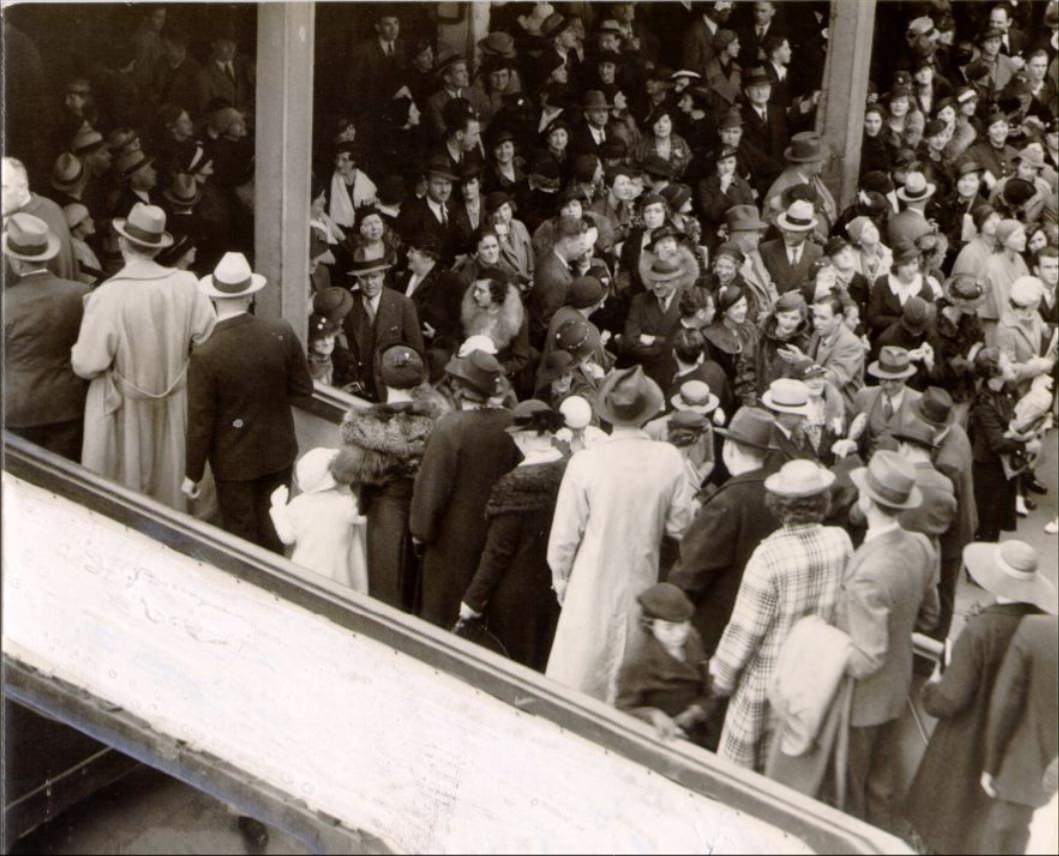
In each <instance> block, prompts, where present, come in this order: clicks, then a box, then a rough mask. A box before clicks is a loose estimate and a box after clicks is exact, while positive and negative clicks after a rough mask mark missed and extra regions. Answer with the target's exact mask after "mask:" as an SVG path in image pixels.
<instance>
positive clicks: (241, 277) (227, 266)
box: [199, 253, 266, 300]
mask: <svg viewBox="0 0 1059 856" xmlns="http://www.w3.org/2000/svg"><path fill="white" fill-rule="evenodd" d="M265 283H266V280H265V277H263V276H262V275H261V274H259V273H254V272H253V271H252V270H251V269H250V262H248V261H247V260H246V256H244V255H243V254H242V253H225V254H224V255H223V256H221V260H220V261H219V262H217V267H215V268H214V269H213V273H211V274H207V275H206V276H204V277H203V278H202V279H200V280H199V291H201V292H202V293H203V294H205V295H206V296H207V297H212V298H215V299H218V300H219V299H225V298H231V297H246V296H247V295H250V294H254V293H255V292H257V291H260V290H261V289H262V288H264V287H265Z"/></svg>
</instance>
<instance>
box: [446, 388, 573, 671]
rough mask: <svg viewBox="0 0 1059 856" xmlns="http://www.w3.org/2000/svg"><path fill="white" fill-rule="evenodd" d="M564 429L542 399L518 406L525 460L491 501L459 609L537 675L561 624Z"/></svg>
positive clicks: (517, 432) (515, 418)
mask: <svg viewBox="0 0 1059 856" xmlns="http://www.w3.org/2000/svg"><path fill="white" fill-rule="evenodd" d="M562 426H563V417H562V414H560V413H558V412H556V411H555V410H552V409H551V408H550V407H548V405H546V404H545V403H544V402H542V401H538V400H536V399H530V400H529V401H524V402H522V403H521V404H519V405H518V406H517V407H515V410H514V412H513V414H512V424H511V427H509V428H508V429H507V431H508V433H509V434H510V435H511V437H512V439H513V440H514V442H515V445H516V446H518V448H519V451H520V452H521V453H522V455H523V458H522V461H521V462H520V463H519V465H518V466H517V467H515V469H513V470H511V472H509V473H507V474H506V475H504V476H501V478H500V480H499V481H498V482H497V483H496V484H495V485H494V486H493V490H492V491H491V493H490V495H489V502H488V504H487V505H486V507H485V517H486V528H487V534H486V539H485V550H484V551H483V553H482V557H481V559H480V560H479V562H478V570H477V571H476V572H475V575H474V578H473V579H472V580H471V584H470V585H469V586H468V587H467V591H466V593H465V594H464V595H463V602H462V603H461V604H460V617H461V618H462V619H464V620H478V619H480V618H481V619H483V620H484V622H485V624H486V626H487V627H488V629H489V630H490V631H491V632H492V633H493V634H495V635H496V637H497V638H498V639H499V640H500V641H501V642H502V643H503V645H504V647H505V648H506V649H507V651H508V653H509V654H510V656H511V659H513V660H515V661H516V662H519V663H522V664H523V665H524V666H529V667H530V668H531V669H536V670H537V671H538V672H543V671H544V667H545V666H546V665H547V664H548V653H549V652H550V651H551V647H552V639H553V638H554V636H555V626H556V624H557V622H558V621H559V602H558V600H556V598H555V592H554V591H552V572H551V568H549V566H548V559H547V553H548V536H549V535H550V533H551V528H552V516H553V515H554V513H555V500H556V497H557V496H558V493H559V483H560V482H561V481H562V478H563V470H564V469H565V468H566V461H565V459H564V458H563V457H562V454H561V453H560V452H559V450H558V449H557V448H555V446H553V445H552V437H553V436H554V435H555V432H556V431H558V430H559V429H560V428H561V427H562Z"/></svg>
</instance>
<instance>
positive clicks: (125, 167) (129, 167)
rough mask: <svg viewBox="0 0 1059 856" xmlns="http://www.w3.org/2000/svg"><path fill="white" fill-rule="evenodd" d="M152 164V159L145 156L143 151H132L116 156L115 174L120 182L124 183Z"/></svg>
mask: <svg viewBox="0 0 1059 856" xmlns="http://www.w3.org/2000/svg"><path fill="white" fill-rule="evenodd" d="M152 163H154V158H153V157H151V156H150V155H148V154H145V153H144V151H143V149H133V150H132V151H127V152H122V153H121V154H120V155H118V163H117V172H118V175H119V177H120V178H121V180H122V181H125V180H126V179H128V178H130V177H131V176H132V175H133V174H134V173H136V172H138V171H139V170H141V169H143V168H144V167H145V166H148V165H149V164H152Z"/></svg>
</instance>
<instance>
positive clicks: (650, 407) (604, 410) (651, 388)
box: [595, 378, 665, 428]
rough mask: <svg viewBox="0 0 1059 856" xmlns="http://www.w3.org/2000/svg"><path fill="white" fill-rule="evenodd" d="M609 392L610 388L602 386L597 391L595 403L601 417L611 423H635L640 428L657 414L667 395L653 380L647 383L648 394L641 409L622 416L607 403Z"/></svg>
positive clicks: (627, 424)
mask: <svg viewBox="0 0 1059 856" xmlns="http://www.w3.org/2000/svg"><path fill="white" fill-rule="evenodd" d="M648 380H650V378H648ZM609 392H610V389H609V388H608V387H601V388H600V390H599V392H597V393H596V401H595V404H596V413H598V414H599V418H600V419H603V420H605V421H607V422H609V423H610V424H611V425H626V426H629V425H633V426H636V427H637V428H639V427H640V426H642V425H643V424H644V423H645V422H647V421H648V420H649V419H651V418H652V417H654V416H657V415H658V411H660V410H661V409H662V407H663V405H664V404H665V396H664V395H662V390H661V389H659V387H658V384H657V383H655V382H654V381H651V382H650V383H649V384H647V395H645V396H644V399H643V405H642V406H641V407H640V409H639V410H638V411H637V412H636V413H635V414H633V415H632V416H621V415H619V414H617V413H615V412H614V411H613V410H612V409H611V407H610V405H609V404H608V403H607V400H606V399H607V393H609Z"/></svg>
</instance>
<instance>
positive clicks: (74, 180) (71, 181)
mask: <svg viewBox="0 0 1059 856" xmlns="http://www.w3.org/2000/svg"><path fill="white" fill-rule="evenodd" d="M84 174H85V168H84V167H83V166H81V161H78V162H77V174H76V175H71V176H70V177H69V178H63V177H62V176H61V175H58V176H56V177H55V183H56V184H76V183H77V182H79V181H80V180H81V176H82V175H84Z"/></svg>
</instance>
